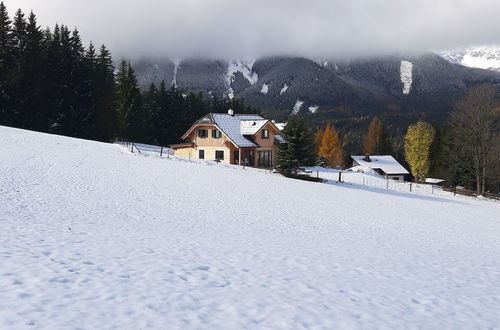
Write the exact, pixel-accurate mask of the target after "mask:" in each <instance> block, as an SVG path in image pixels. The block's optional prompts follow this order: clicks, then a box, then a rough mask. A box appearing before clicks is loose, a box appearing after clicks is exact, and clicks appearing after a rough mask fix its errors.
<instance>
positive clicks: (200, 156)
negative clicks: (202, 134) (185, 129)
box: [198, 150, 205, 159]
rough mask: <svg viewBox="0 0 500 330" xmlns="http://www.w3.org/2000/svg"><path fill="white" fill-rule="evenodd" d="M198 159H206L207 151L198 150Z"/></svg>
mask: <svg viewBox="0 0 500 330" xmlns="http://www.w3.org/2000/svg"><path fill="white" fill-rule="evenodd" d="M198 158H199V159H205V150H198Z"/></svg>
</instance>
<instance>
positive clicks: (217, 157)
mask: <svg viewBox="0 0 500 330" xmlns="http://www.w3.org/2000/svg"><path fill="white" fill-rule="evenodd" d="M215 160H224V151H222V150H216V151H215Z"/></svg>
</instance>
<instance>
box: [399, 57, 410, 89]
mask: <svg viewBox="0 0 500 330" xmlns="http://www.w3.org/2000/svg"><path fill="white" fill-rule="evenodd" d="M400 71H401V82H402V83H403V94H405V95H409V94H410V90H411V85H412V83H413V74H412V71H413V64H412V63H411V62H408V61H401V69H400Z"/></svg>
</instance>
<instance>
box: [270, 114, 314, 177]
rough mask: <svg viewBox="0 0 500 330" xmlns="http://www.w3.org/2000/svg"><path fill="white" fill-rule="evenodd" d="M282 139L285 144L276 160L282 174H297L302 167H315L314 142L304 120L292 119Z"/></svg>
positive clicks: (283, 132)
mask: <svg viewBox="0 0 500 330" xmlns="http://www.w3.org/2000/svg"><path fill="white" fill-rule="evenodd" d="M282 137H283V138H284V139H285V143H282V144H280V146H279V149H278V155H277V158H276V167H277V169H278V170H279V171H280V172H281V173H283V174H284V175H290V174H296V173H297V171H298V170H299V169H300V168H301V167H303V166H313V165H314V163H315V161H316V157H315V155H314V141H313V137H312V135H311V133H310V130H309V129H308V128H307V127H306V125H305V123H304V120H303V119H301V118H300V117H298V116H292V117H290V118H289V120H288V123H287V125H286V126H285V129H284V130H283V131H282Z"/></svg>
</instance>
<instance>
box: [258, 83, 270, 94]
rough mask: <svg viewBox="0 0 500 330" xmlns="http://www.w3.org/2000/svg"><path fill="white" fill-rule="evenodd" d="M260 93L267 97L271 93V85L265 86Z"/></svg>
mask: <svg viewBox="0 0 500 330" xmlns="http://www.w3.org/2000/svg"><path fill="white" fill-rule="evenodd" d="M260 92H261V93H262V95H267V93H268V92H269V85H268V84H263V85H262V88H261V90H260Z"/></svg>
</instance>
